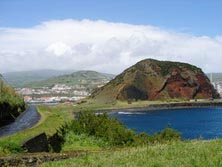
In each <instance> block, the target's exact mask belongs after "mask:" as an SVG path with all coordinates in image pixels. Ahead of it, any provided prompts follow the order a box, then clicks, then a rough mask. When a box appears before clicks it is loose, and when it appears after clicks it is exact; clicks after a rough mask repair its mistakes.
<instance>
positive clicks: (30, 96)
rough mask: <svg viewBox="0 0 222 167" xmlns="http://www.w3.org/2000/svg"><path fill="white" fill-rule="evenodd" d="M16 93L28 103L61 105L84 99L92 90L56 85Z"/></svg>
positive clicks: (84, 87)
mask: <svg viewBox="0 0 222 167" xmlns="http://www.w3.org/2000/svg"><path fill="white" fill-rule="evenodd" d="M101 86H103V84H100V85H97V86H96V88H99V87H101ZM16 91H17V92H18V93H19V94H21V95H22V96H23V97H24V101H25V102H26V103H60V102H73V101H77V100H80V99H83V98H85V97H87V96H89V95H90V93H91V91H92V90H90V89H89V88H88V87H86V86H83V85H74V86H68V85H65V84H56V85H54V86H53V87H51V88H50V87H42V88H38V89H34V88H17V89H16Z"/></svg>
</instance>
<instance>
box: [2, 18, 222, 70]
mask: <svg viewBox="0 0 222 167" xmlns="http://www.w3.org/2000/svg"><path fill="white" fill-rule="evenodd" d="M219 35H220V34H219ZM145 58H154V59H159V60H171V61H182V62H187V63H192V64H194V65H196V66H199V67H201V68H202V69H203V70H204V71H205V72H219V71H222V70H221V67H220V65H221V62H222V37H221V36H218V37H208V36H194V35H191V34H185V33H179V32H173V31H169V30H166V29H161V28H158V27H154V26H150V25H132V24H124V23H113V22H107V21H103V20H72V19H68V20H52V21H47V22H43V23H41V24H39V25H36V26H34V27H30V28H10V27H9V28H8V27H6V28H5V27H1V28H0V60H1V61H0V72H7V71H20V70H33V69H75V70H83V69H85V70H86V69H87V70H97V71H101V72H107V73H114V74H117V73H120V72H121V71H122V70H124V69H125V68H127V67H129V66H130V65H133V64H135V63H136V62H137V61H139V60H142V59H145Z"/></svg>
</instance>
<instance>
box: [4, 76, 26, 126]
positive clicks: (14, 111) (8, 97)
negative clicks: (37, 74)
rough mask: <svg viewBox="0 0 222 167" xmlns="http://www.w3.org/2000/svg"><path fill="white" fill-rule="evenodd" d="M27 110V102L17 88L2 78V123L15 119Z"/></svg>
mask: <svg viewBox="0 0 222 167" xmlns="http://www.w3.org/2000/svg"><path fill="white" fill-rule="evenodd" d="M24 110H25V102H24V101H23V98H21V97H20V96H19V95H18V94H17V93H16V92H15V90H14V89H13V88H12V87H10V86H7V85H6V84H4V83H3V81H1V80H0V125H4V124H6V123H8V121H11V120H14V119H15V118H16V117H17V116H18V115H19V114H20V113H21V112H22V111H24Z"/></svg>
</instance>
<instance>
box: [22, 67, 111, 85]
mask: <svg viewBox="0 0 222 167" xmlns="http://www.w3.org/2000/svg"><path fill="white" fill-rule="evenodd" d="M111 76H112V75H108V74H102V73H98V72H96V71H77V72H74V73H72V74H67V75H61V76H57V77H51V78H49V79H47V80H43V81H39V82H33V83H29V84H27V85H26V86H27V87H32V88H39V87H44V86H47V87H51V86H53V85H54V84H66V85H70V86H71V85H79V84H81V85H89V84H91V83H92V82H94V81H100V82H101V81H102V80H104V79H105V80H110V79H111V78H112V77H111Z"/></svg>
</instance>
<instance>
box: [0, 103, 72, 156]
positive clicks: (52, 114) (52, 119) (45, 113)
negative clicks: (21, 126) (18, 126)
mask: <svg viewBox="0 0 222 167" xmlns="http://www.w3.org/2000/svg"><path fill="white" fill-rule="evenodd" d="M38 111H39V113H40V114H41V120H40V121H39V123H38V124H37V125H35V126H34V127H33V128H30V129H26V130H24V131H20V132H18V133H15V134H13V135H10V136H7V137H3V138H0V154H5V153H8V154H10V153H13V152H14V151H10V147H11V148H13V147H15V148H16V147H19V146H20V145H21V144H22V143H23V142H24V141H26V140H27V139H29V138H31V137H33V136H36V135H38V134H40V133H42V132H46V134H47V135H53V134H54V133H55V132H56V129H57V128H59V127H60V126H61V125H62V124H64V123H65V122H66V121H69V120H71V119H72V115H71V114H70V112H68V111H63V110H62V108H61V107H59V108H55V107H50V108H49V107H47V106H38ZM7 147H9V148H8V149H7ZM14 153H15V152H14Z"/></svg>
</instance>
